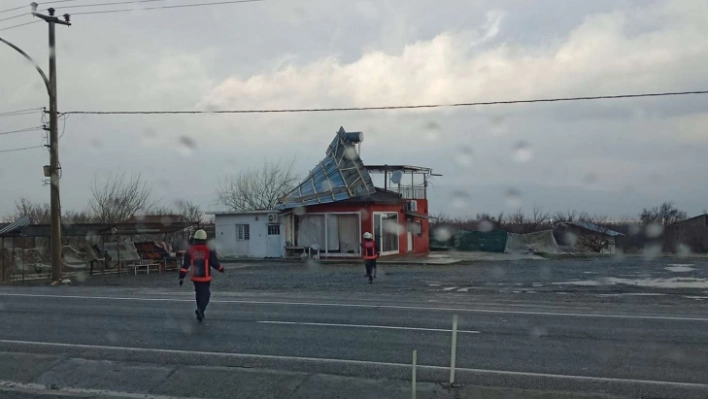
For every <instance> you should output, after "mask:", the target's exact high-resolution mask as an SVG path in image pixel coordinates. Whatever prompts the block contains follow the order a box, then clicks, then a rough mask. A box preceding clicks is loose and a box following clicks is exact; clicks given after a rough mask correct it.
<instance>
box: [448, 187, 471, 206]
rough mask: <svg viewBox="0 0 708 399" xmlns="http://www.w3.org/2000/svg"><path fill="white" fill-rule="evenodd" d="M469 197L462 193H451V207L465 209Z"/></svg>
mask: <svg viewBox="0 0 708 399" xmlns="http://www.w3.org/2000/svg"><path fill="white" fill-rule="evenodd" d="M469 198H470V196H469V194H467V193H466V192H464V191H453V192H452V206H454V207H455V208H459V209H461V208H466V207H467V200H469Z"/></svg>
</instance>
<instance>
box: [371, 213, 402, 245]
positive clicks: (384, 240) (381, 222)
mask: <svg viewBox="0 0 708 399" xmlns="http://www.w3.org/2000/svg"><path fill="white" fill-rule="evenodd" d="M400 230H401V226H399V224H398V213H393V212H391V213H379V214H375V215H374V239H375V240H376V249H378V250H379V251H380V252H389V253H390V252H398V240H399V235H400V234H401V231H400Z"/></svg>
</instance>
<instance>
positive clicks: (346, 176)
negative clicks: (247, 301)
mask: <svg viewBox="0 0 708 399" xmlns="http://www.w3.org/2000/svg"><path fill="white" fill-rule="evenodd" d="M362 141H363V134H362V133H359V132H346V131H345V130H344V128H340V129H339V131H338V132H337V134H336V136H335V138H334V140H333V141H332V143H331V144H330V145H329V147H328V148H327V151H326V156H325V158H324V159H323V160H322V161H321V162H320V163H319V164H318V165H317V166H315V168H314V169H313V170H312V171H311V172H310V173H309V175H308V176H307V177H306V178H305V179H304V180H303V181H302V182H301V183H300V185H299V186H298V187H296V188H295V189H294V190H292V191H291V192H290V193H288V194H287V195H285V196H284V197H283V198H281V199H280V202H279V204H278V206H277V207H276V209H275V210H272V211H256V212H251V213H249V212H243V213H216V236H217V239H218V240H219V246H220V248H221V249H220V251H221V253H222V254H223V255H224V256H229V255H231V256H239V257H240V256H248V257H259V258H262V257H291V256H296V257H299V256H302V255H303V254H308V255H311V254H317V255H318V256H320V257H329V258H359V257H361V243H362V235H363V234H364V233H365V232H370V233H372V234H373V235H374V237H375V240H376V244H377V246H378V249H379V251H380V252H381V256H393V255H406V254H427V253H428V252H429V251H430V248H429V225H428V199H427V187H428V180H429V178H430V176H433V171H432V169H430V168H423V167H417V166H409V165H372V166H366V165H364V163H363V162H362V161H361V159H360V158H359V149H358V146H360V145H361V142H362ZM372 174H374V175H380V176H382V177H383V187H375V186H374V183H373V180H372V177H371V175H372ZM276 226H277V227H276ZM244 229H245V230H244ZM244 231H248V234H245V233H244ZM276 233H277V234H276ZM276 236H277V238H276ZM244 241H247V242H244ZM256 241H257V242H256ZM278 243H279V246H278V248H277V249H276V245H278Z"/></svg>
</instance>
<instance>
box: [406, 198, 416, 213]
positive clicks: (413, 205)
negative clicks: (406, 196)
mask: <svg viewBox="0 0 708 399" xmlns="http://www.w3.org/2000/svg"><path fill="white" fill-rule="evenodd" d="M406 210H407V211H409V212H418V201H408V202H406Z"/></svg>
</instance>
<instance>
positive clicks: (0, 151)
mask: <svg viewBox="0 0 708 399" xmlns="http://www.w3.org/2000/svg"><path fill="white" fill-rule="evenodd" d="M35 148H44V146H42V145H35V146H32V147H22V148H11V149H9V150H0V154H1V153H5V152H17V151H27V150H34V149H35Z"/></svg>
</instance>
